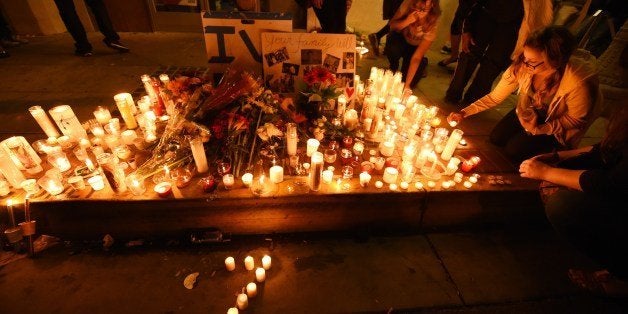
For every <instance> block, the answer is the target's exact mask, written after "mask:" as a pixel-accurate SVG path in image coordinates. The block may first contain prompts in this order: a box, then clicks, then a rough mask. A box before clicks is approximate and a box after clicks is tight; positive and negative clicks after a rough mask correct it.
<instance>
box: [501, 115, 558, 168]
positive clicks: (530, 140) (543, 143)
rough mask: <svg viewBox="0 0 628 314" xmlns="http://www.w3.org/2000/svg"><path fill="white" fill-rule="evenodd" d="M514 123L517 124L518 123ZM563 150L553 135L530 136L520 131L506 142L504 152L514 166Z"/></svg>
mask: <svg viewBox="0 0 628 314" xmlns="http://www.w3.org/2000/svg"><path fill="white" fill-rule="evenodd" d="M516 123H517V124H519V121H516ZM563 149H565V148H564V147H563V146H562V145H560V143H558V141H557V140H556V138H555V137H554V136H553V135H530V134H527V133H526V132H525V131H524V130H523V129H522V130H521V131H519V132H517V133H515V134H513V136H512V137H511V138H510V139H509V140H508V142H507V143H506V146H505V147H504V152H505V153H506V156H508V158H510V160H511V161H512V162H513V163H514V164H516V165H519V164H520V163H521V162H522V161H524V160H526V159H528V158H532V157H534V156H536V155H540V154H544V153H551V152H552V151H555V150H563Z"/></svg>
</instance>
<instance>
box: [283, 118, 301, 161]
mask: <svg viewBox="0 0 628 314" xmlns="http://www.w3.org/2000/svg"><path fill="white" fill-rule="evenodd" d="M298 141H299V136H298V133H297V125H296V123H286V150H287V153H288V156H294V155H296V154H297V143H298Z"/></svg>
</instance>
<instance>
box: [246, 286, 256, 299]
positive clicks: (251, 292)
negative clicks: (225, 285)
mask: <svg viewBox="0 0 628 314" xmlns="http://www.w3.org/2000/svg"><path fill="white" fill-rule="evenodd" d="M246 295H247V296H248V297H249V298H254V297H255V296H256V295H257V285H256V284H255V283H254V282H249V284H247V285H246Z"/></svg>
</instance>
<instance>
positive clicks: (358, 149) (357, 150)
mask: <svg viewBox="0 0 628 314" xmlns="http://www.w3.org/2000/svg"><path fill="white" fill-rule="evenodd" d="M363 152H364V143H362V142H355V144H353V154H354V155H356V156H362V153H363Z"/></svg>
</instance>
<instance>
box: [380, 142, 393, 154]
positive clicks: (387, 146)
mask: <svg viewBox="0 0 628 314" xmlns="http://www.w3.org/2000/svg"><path fill="white" fill-rule="evenodd" d="M394 151H395V144H393V142H390V141H386V142H383V143H382V144H381V145H380V146H379V152H380V153H381V154H382V156H386V157H390V156H392V155H393V152H394Z"/></svg>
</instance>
